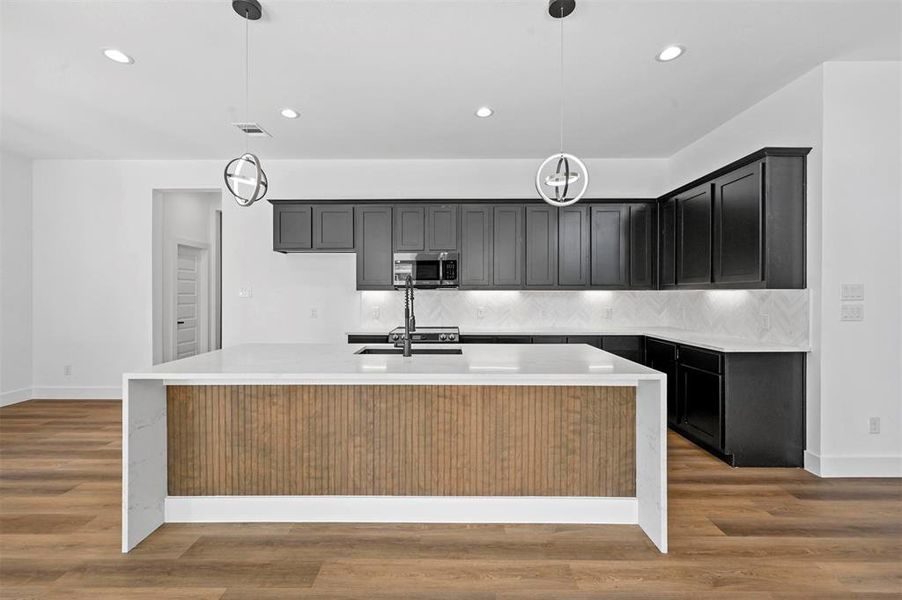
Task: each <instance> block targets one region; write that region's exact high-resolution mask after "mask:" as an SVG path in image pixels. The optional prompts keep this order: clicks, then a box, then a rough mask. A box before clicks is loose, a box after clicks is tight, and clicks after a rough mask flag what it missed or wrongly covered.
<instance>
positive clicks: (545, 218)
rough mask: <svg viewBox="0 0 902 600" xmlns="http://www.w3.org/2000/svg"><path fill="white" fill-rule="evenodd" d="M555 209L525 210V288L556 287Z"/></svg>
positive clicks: (556, 222)
mask: <svg viewBox="0 0 902 600" xmlns="http://www.w3.org/2000/svg"><path fill="white" fill-rule="evenodd" d="M557 236H558V209H557V208H555V207H553V206H547V205H545V206H532V205H531V206H527V207H526V287H553V286H555V285H557V280H558V277H557V269H558V260H557V253H558V237H557Z"/></svg>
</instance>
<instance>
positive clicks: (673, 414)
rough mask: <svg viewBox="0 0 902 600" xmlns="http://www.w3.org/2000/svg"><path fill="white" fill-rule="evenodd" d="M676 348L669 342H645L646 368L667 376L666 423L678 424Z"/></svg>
mask: <svg viewBox="0 0 902 600" xmlns="http://www.w3.org/2000/svg"><path fill="white" fill-rule="evenodd" d="M676 359H677V346H676V344H671V343H670V342H664V341H659V340H647V341H646V342H645V364H646V366H648V367H650V368H652V369H654V370H655V371H660V372H662V373H664V374H665V375H667V423H668V425H676V424H677V423H678V422H679V419H680V417H679V412H678V408H677V407H678V406H679V400H678V396H677V390H678V389H679V387H678V386H677V361H676Z"/></svg>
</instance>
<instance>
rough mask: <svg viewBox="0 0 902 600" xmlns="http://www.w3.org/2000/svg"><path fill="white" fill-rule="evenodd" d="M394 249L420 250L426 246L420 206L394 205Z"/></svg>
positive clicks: (404, 250)
mask: <svg viewBox="0 0 902 600" xmlns="http://www.w3.org/2000/svg"><path fill="white" fill-rule="evenodd" d="M394 212H395V227H394V236H395V251H397V252H422V251H423V250H424V249H425V248H426V219H425V215H426V212H425V209H424V208H423V207H422V206H410V205H405V204H399V205H397V206H395V211H394Z"/></svg>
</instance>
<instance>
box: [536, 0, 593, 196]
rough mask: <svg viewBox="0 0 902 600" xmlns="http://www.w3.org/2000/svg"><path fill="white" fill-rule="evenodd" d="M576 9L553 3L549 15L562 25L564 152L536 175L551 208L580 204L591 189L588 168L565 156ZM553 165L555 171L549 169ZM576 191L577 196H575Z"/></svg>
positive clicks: (568, 2)
mask: <svg viewBox="0 0 902 600" xmlns="http://www.w3.org/2000/svg"><path fill="white" fill-rule="evenodd" d="M574 8H576V0H550V1H549V3H548V14H550V15H551V16H552V17H554V18H555V19H558V20H560V23H561V64H560V75H561V82H560V102H561V112H560V134H561V150H560V152H558V153H556V154H552V155H551V156H549V157H548V158H546V159H545V160H544V161H542V164H541V165H539V169H538V170H537V171H536V191H538V192H539V195H540V196H541V197H542V199H543V200H545V202H547V203H548V204H550V205H552V206H570V205H571V204H575V203H577V202H579V200H580V198H582V197H583V194H585V193H586V189H588V187H589V171H588V170H587V169H586V165H585V164H584V163H583V161H581V160H580V159H578V158H577V157H575V156H573V155H572V154H568V153H566V152H564V17H566V16H567V15H569V14H570V13H572V12H573V9H574ZM552 164H554V170H553V171H551V170H550V169H548V167H549V166H550V165H552ZM576 189H578V190H579V191H578V192H575V193H573V192H574V191H575V190H576Z"/></svg>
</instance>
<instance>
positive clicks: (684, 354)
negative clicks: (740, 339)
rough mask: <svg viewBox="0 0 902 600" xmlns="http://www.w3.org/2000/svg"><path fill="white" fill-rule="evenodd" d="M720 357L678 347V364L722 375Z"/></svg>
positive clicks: (702, 351)
mask: <svg viewBox="0 0 902 600" xmlns="http://www.w3.org/2000/svg"><path fill="white" fill-rule="evenodd" d="M722 358H723V357H722V355H720V354H718V353H717V352H711V351H709V350H702V349H700V348H691V347H688V346H680V364H682V365H686V366H688V367H694V368H696V369H702V370H703V371H710V372H712V373H723V360H722Z"/></svg>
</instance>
